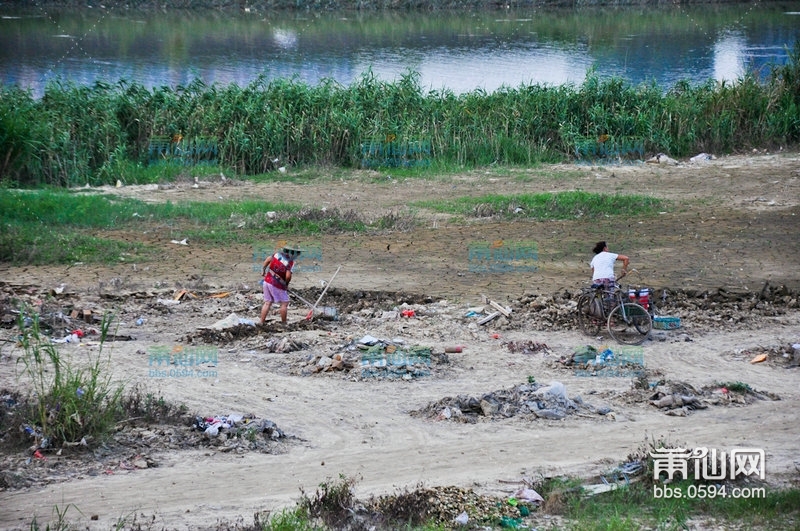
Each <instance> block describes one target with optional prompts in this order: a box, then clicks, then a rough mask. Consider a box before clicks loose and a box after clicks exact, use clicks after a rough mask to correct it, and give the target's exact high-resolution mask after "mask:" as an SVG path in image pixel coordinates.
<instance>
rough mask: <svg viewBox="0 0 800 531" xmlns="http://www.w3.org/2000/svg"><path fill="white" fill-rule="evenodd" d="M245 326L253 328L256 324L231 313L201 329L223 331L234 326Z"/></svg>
mask: <svg viewBox="0 0 800 531" xmlns="http://www.w3.org/2000/svg"><path fill="white" fill-rule="evenodd" d="M239 325H245V326H255V325H256V323H255V321H253V320H252V319H245V318H243V317H239V316H238V315H236V313H231V314H230V315H228V317H226V318H224V319H220V320H219V321H217V322H216V323H214V324H212V325H209V326H204V327H201V328H206V329H209V330H225V329H227V328H233V327H235V326H239Z"/></svg>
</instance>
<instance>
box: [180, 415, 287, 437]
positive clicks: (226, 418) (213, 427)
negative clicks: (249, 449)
mask: <svg viewBox="0 0 800 531" xmlns="http://www.w3.org/2000/svg"><path fill="white" fill-rule="evenodd" d="M193 426H194V428H195V429H196V430H198V431H202V432H203V434H204V435H205V436H206V437H208V438H216V437H218V436H220V435H225V439H228V438H232V437H238V436H244V437H252V436H253V435H254V434H263V435H264V436H265V437H266V438H268V439H271V440H276V439H281V438H283V437H286V434H284V433H283V431H282V430H281V429H280V428H278V426H277V425H276V424H275V423H274V422H272V421H271V420H266V419H259V418H257V417H256V416H255V415H246V416H245V415H243V414H241V413H231V414H229V415H221V416H214V417H197V418H195V420H194V424H193Z"/></svg>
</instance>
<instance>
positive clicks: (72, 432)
mask: <svg viewBox="0 0 800 531" xmlns="http://www.w3.org/2000/svg"><path fill="white" fill-rule="evenodd" d="M111 321H112V319H111V317H110V316H108V315H106V316H104V317H103V320H102V322H101V324H100V330H99V345H100V347H99V350H98V352H97V354H96V355H92V354H91V351H90V350H86V351H85V352H87V353H88V354H87V356H88V359H87V360H86V361H85V362H84V363H80V362H78V361H76V360H69V359H66V358H65V357H63V356H62V355H61V353H60V352H59V350H58V348H57V347H56V345H55V344H54V343H53V342H52V340H51V338H50V337H48V336H47V335H45V334H44V333H43V331H42V328H41V322H40V318H39V315H38V314H36V313H34V312H31V311H28V310H23V311H21V312H20V318H19V322H18V325H19V328H20V330H21V331H22V334H21V336H20V344H21V346H22V349H23V355H22V356H21V357H20V358H19V360H18V363H21V364H22V365H23V367H24V371H23V372H24V374H25V375H27V377H28V380H29V381H30V385H31V387H32V393H31V394H32V397H31V409H30V411H31V412H30V416H29V419H28V422H29V426H28V427H29V428H30V431H31V432H32V434H33V435H35V437H36V444H37V446H39V447H41V448H50V447H58V446H61V445H63V444H64V443H81V442H83V443H85V444H87V445H89V444H95V443H97V442H100V441H102V440H104V439H105V438H107V437H108V436H109V435H110V434H111V432H112V428H113V427H114V425H115V423H116V422H117V421H119V420H120V419H121V418H122V416H123V414H124V412H123V408H122V397H123V391H124V386H123V385H122V384H117V383H114V382H113V381H112V378H111V370H110V365H111V357H110V354H106V353H104V348H103V346H104V344H105V341H106V339H107V338H108V333H109V329H110V326H111Z"/></svg>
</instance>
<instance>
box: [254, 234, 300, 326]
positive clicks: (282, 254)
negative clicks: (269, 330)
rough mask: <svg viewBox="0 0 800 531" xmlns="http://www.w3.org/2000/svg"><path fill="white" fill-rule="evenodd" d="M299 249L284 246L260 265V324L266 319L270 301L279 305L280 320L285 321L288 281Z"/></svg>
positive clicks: (270, 306) (287, 306) (298, 254)
mask: <svg viewBox="0 0 800 531" xmlns="http://www.w3.org/2000/svg"><path fill="white" fill-rule="evenodd" d="M298 256H300V250H299V249H295V248H293V247H284V248H283V249H281V250H280V251H278V252H277V253H275V254H273V255H272V256H268V257H267V258H266V259H265V260H264V263H263V264H262V266H261V274H262V275H263V276H264V285H263V290H264V306H262V307H261V324H264V321H265V320H266V319H267V314H269V310H270V309H271V308H272V303H278V304H279V305H280V315H281V322H283V323H285V322H286V318H287V313H288V311H289V292H288V291H287V290H288V289H289V282H291V281H292V269H293V268H294V261H295V259H296V258H297V257H298Z"/></svg>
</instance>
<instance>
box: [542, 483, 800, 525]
mask: <svg viewBox="0 0 800 531" xmlns="http://www.w3.org/2000/svg"><path fill="white" fill-rule="evenodd" d="M690 485H692V486H693V488H697V489H698V492H701V490H702V489H700V487H701V486H700V485H697V484H693V483H692V482H688V481H686V482H680V483H677V484H672V485H670V487H671V488H673V489H681V491H682V492H683V497H681V498H676V497H674V496H673V497H670V498H665V497H660V498H656V497H655V496H654V494H653V488H654V487H653V486H652V485H649V484H644V483H640V484H632V485H630V486H628V487H621V488H619V489H616V490H614V491H611V492H608V493H605V494H600V495H597V496H592V497H582V496H574V497H573V498H572V499H570V500H569V501H568V502H567V503H566V504H565V507H564V510H563V512H562V515H563V516H564V517H565V518H566V519H567V520H568V521H569V522H571V523H570V524H569V525H567V526H566V529H570V530H581V531H584V530H585V531H593V530H620V531H634V530H639V529H643V528H647V529H664V530H671V529H674V530H676V531H677V530H681V529H687V527H688V525H689V521H690V520H701V521H702V520H708V521H713V522H715V526H717V527H726V525H735V526H736V528H737V529H763V530H767V529H791V528H794V527H793V526H796V525H797V520H798V518H799V517H800V490H798V489H786V490H777V489H770V488H768V487H758V486H745V485H726V487H725V489H726V490H725V493H726V496H725V497H723V496H721V495H719V492H720V490H719V489H718V488H716V487H714V488H715V490H714V491H713V492H715V493H717V495H716V496H715V497H713V498H712V497H708V496H706V497H700V496H699V495H698V496H693V497H687V495H686V494H687V492H689V486H690ZM658 487H663V485H657V486H656V488H658ZM707 487H713V486H711V485H709V486H707ZM735 489H740V490H735ZM702 492H712V491H711V490H702ZM734 492H736V493H738V497H734V496H733V495H732V494H733V493H734ZM745 493H746V494H745ZM748 495H749V497H746V496H748ZM545 498H547V497H546V496H545Z"/></svg>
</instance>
